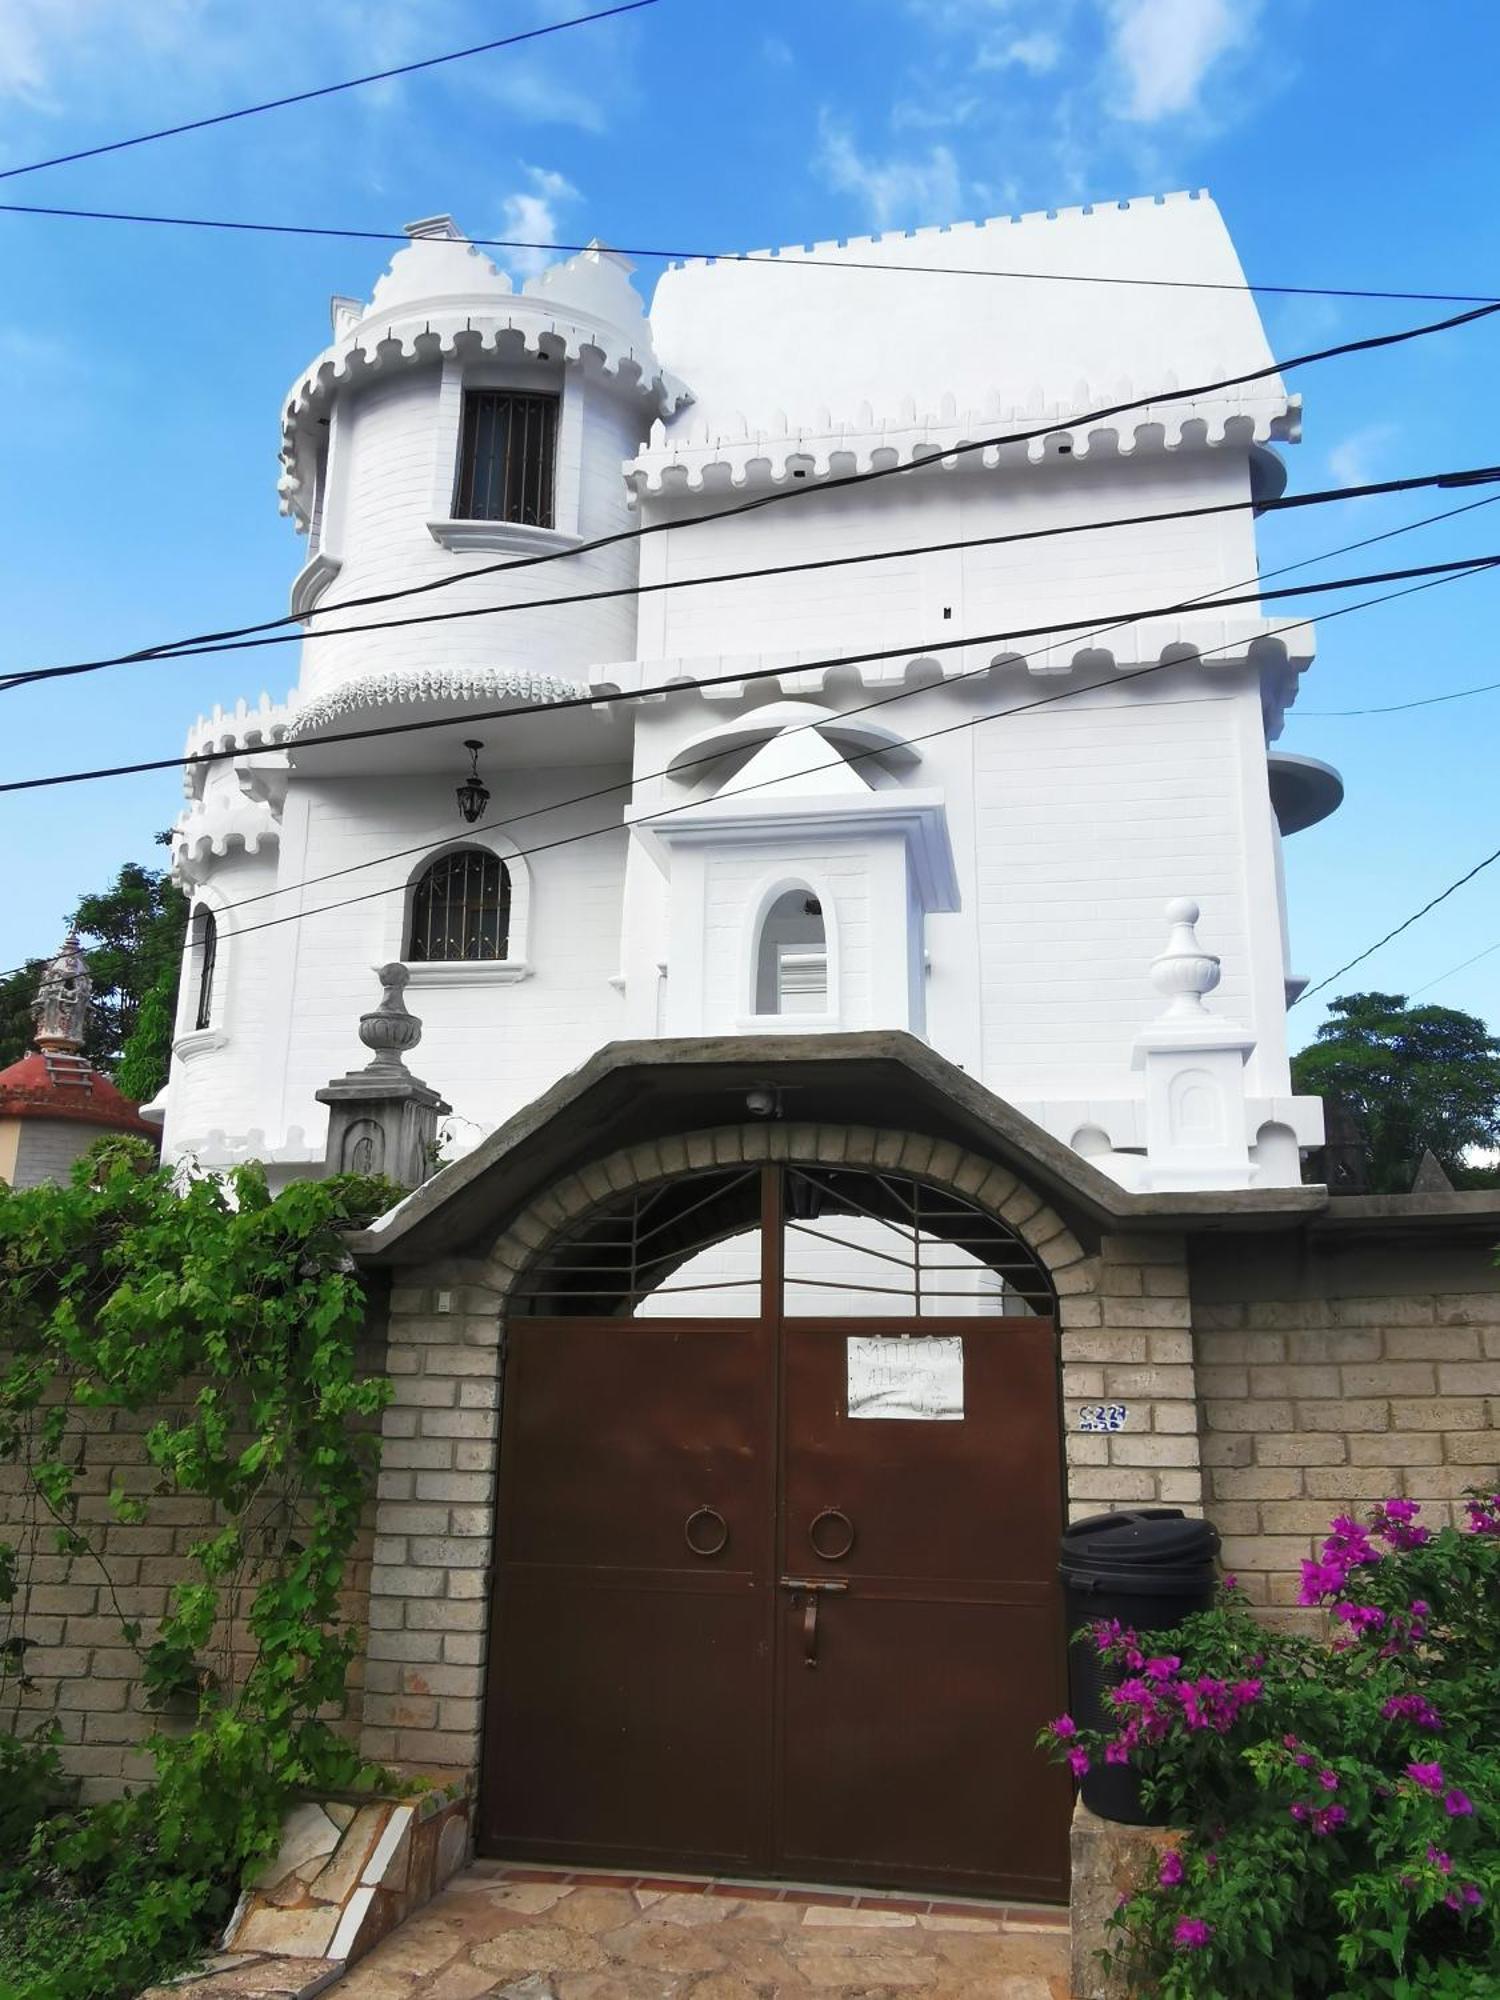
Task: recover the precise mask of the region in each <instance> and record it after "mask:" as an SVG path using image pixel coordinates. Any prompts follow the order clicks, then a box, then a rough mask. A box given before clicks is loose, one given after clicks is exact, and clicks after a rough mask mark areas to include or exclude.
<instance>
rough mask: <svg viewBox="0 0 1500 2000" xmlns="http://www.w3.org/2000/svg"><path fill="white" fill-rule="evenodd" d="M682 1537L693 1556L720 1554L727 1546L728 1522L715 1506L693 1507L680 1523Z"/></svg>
mask: <svg viewBox="0 0 1500 2000" xmlns="http://www.w3.org/2000/svg"><path fill="white" fill-rule="evenodd" d="M700 1523H701V1524H702V1525H701V1526H700V1525H699V1524H700ZM682 1539H683V1540H684V1541H685V1542H686V1543H687V1545H688V1547H689V1548H690V1549H691V1550H692V1552H693V1554H694V1555H695V1556H716V1555H721V1554H722V1553H723V1551H724V1550H725V1549H726V1548H727V1547H728V1546H729V1523H728V1522H727V1521H726V1520H725V1519H724V1516H723V1515H722V1514H721V1513H720V1512H719V1510H718V1508H717V1507H695V1508H694V1509H693V1511H692V1513H691V1514H689V1515H688V1517H687V1519H686V1520H685V1521H684V1522H683V1524H682Z"/></svg>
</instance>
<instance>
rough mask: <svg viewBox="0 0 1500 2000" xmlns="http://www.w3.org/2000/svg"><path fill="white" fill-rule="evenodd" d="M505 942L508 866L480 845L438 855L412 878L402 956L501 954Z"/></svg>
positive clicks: (427, 958) (417, 958)
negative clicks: (413, 888) (409, 909)
mask: <svg viewBox="0 0 1500 2000" xmlns="http://www.w3.org/2000/svg"><path fill="white" fill-rule="evenodd" d="M509 944H510V870H509V869H508V868H507V867H506V865H505V863H504V862H503V861H502V860H501V859H500V857H499V855H498V854H491V853H490V852H489V851H488V849H486V848H483V847H459V848H454V849H453V850H452V851H451V852H450V853H448V854H440V855H439V856H438V858H437V860H436V861H434V862H433V863H432V864H431V866H430V867H429V868H427V869H426V870H425V871H424V872H423V874H422V875H421V876H419V878H418V880H417V886H416V889H415V890H414V891H413V894H412V899H411V926H410V930H409V932H408V935H407V941H406V956H407V958H408V959H410V960H411V961H413V962H414V963H421V962H423V961H431V960H433V959H494V958H504V957H505V955H506V951H507V949H508V947H509Z"/></svg>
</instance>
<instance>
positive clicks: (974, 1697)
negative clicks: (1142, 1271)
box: [479, 1167, 1069, 1898]
mask: <svg viewBox="0 0 1500 2000" xmlns="http://www.w3.org/2000/svg"><path fill="white" fill-rule="evenodd" d="M798 1172H799V1170H791V1169H782V1168H778V1167H767V1168H764V1169H761V1168H754V1169H750V1170H748V1173H741V1174H739V1175H737V1176H730V1175H725V1174H720V1175H718V1176H717V1177H716V1181H715V1180H714V1179H713V1177H710V1178H709V1180H708V1181H707V1182H706V1184H705V1189H704V1192H703V1195H702V1199H701V1200H699V1201H698V1202H697V1204H696V1207H693V1206H692V1204H691V1198H690V1197H689V1196H687V1195H683V1196H680V1197H679V1198H678V1201H677V1204H676V1206H675V1207H674V1208H673V1209H672V1210H671V1211H670V1212H669V1213H668V1215H667V1219H666V1220H665V1221H663V1220H661V1219H660V1215H658V1216H657V1218H656V1219H655V1220H654V1221H653V1223H652V1229H653V1230H654V1231H655V1235H654V1236H653V1234H652V1230H646V1231H644V1232H643V1231H642V1230H641V1228H640V1227H639V1212H638V1211H635V1212H633V1222H632V1227H633V1230H634V1234H633V1235H632V1236H631V1238H630V1242H629V1246H628V1249H629V1260H628V1262H629V1276H628V1279H627V1280H626V1281H625V1282H623V1283H621V1284H620V1285H619V1286H618V1287H612V1285H611V1284H610V1283H609V1282H608V1281H607V1272H606V1271H605V1270H604V1268H603V1267H604V1266H605V1265H611V1260H613V1262H612V1265H611V1267H613V1266H616V1265H617V1266H619V1267H620V1268H621V1269H623V1268H624V1265H623V1264H622V1263H621V1245H622V1244H623V1243H624V1235H623V1232H619V1231H617V1232H616V1233H615V1234H614V1235H613V1236H611V1235H610V1233H609V1231H608V1230H606V1231H605V1232H604V1235H603V1236H602V1237H601V1235H600V1233H599V1232H598V1231H597V1230H596V1232H595V1235H594V1237H593V1238H592V1239H591V1242H590V1244H582V1245H581V1244H578V1243H575V1244H573V1245H572V1246H571V1247H570V1248H569V1250H568V1251H567V1252H566V1256H565V1258H564V1259H563V1260H561V1261H559V1260H557V1259H554V1266H553V1269H554V1271H556V1272H561V1273H563V1274H564V1278H566V1284H567V1287H569V1289H567V1290H566V1295H565V1297H564V1294H563V1292H561V1291H557V1290H554V1292H552V1293H549V1292H547V1290H546V1288H545V1286H543V1287H542V1288H540V1290H539V1291H538V1292H536V1293H534V1294H533V1296H532V1298H531V1300H530V1301H528V1300H527V1299H526V1296H525V1294H524V1292H523V1294H522V1302H523V1303H528V1302H530V1303H543V1304H549V1305H553V1306H555V1305H556V1304H557V1303H558V1301H559V1298H563V1300H564V1310H563V1311H561V1312H558V1311H549V1312H547V1313H545V1314H534V1313H533V1314H524V1315H521V1316H518V1317H516V1318H513V1319H512V1320H511V1322H510V1327H509V1352H508V1359H507V1364H506V1379H505V1388H504V1416H503V1422H502V1436H501V1477H500V1493H499V1520H498V1536H497V1559H496V1577H495V1594H494V1607H493V1618H492V1625H491V1649H490V1670H489V1689H488V1704H487V1715H486V1738H485V1758H484V1773H483V1784H482V1788H481V1794H480V1804H479V1838H480V1845H481V1848H482V1850H483V1851H485V1852H488V1853H492V1854H501V1855H508V1856H512V1857H517V1858H531V1859H545V1860H550V1861H572V1862H575V1863H583V1862H589V1863H595V1864H598V1865H601V1866H607V1867H621V1868H631V1867H634V1868H641V1869H652V1870H656V1869H688V1870H692V1871H694V1872H700V1873H719V1874H735V1875H744V1874H759V1875H772V1874H781V1875H787V1876H791V1877H794V1878H800V1879H803V1880H818V1881H858V1882H865V1883H870V1884H875V1883H890V1884H894V1885H909V1886H913V1887H921V1888H934V1889H935V1888H950V1889H959V1890H968V1891H971V1892H975V1893H1005V1894H1011V1895H1026V1896H1033V1897H1038V1898H1046V1897H1060V1896H1062V1895H1064V1894H1065V1892H1066V1830H1067V1814H1068V1807H1069V1792H1068V1787H1067V1785H1066V1782H1065V1781H1064V1780H1063V1779H1061V1778H1060V1777H1059V1775H1058V1774H1057V1772H1056V1771H1054V1770H1052V1769H1050V1768H1049V1767H1048V1766H1047V1765H1046V1764H1045V1762H1044V1760H1043V1759H1042V1758H1041V1757H1040V1756H1039V1755H1038V1753H1037V1752H1036V1750H1035V1749H1034V1747H1033V1741H1034V1737H1035V1734H1036V1731H1037V1729H1038V1728H1039V1726H1040V1725H1041V1723H1042V1722H1043V1721H1044V1720H1045V1719H1046V1718H1047V1717H1048V1716H1049V1715H1051V1714H1054V1713H1056V1711H1057V1710H1058V1708H1059V1707H1061V1706H1062V1705H1063V1698H1064V1696H1063V1690H1064V1684H1065V1682H1064V1659H1063V1639H1062V1621H1061V1612H1060V1606H1059V1600H1058V1591H1057V1584H1056V1578H1055V1563H1056V1548H1057V1535H1058V1532H1059V1529H1060V1526H1061V1519H1062V1485H1061V1470H1060V1439H1059V1426H1058V1392H1057V1366H1056V1342H1055V1336H1054V1329H1053V1322H1052V1319H1051V1317H1050V1314H1043V1313H1040V1312H1037V1311H1035V1310H1034V1309H1033V1310H1032V1311H1030V1312H1025V1313H1017V1314H1015V1315H1010V1314H1004V1315H998V1316H997V1315H986V1316H976V1315H975V1314H974V1313H972V1312H970V1313H968V1314H948V1315H945V1314H943V1313H942V1312H938V1313H936V1314H935V1313H933V1312H932V1310H931V1303H930V1301H929V1302H928V1309H927V1310H926V1311H922V1312H920V1315H919V1316H912V1317H910V1318H907V1317H899V1316H893V1315H891V1314H890V1313H889V1312H885V1313H883V1314H882V1316H881V1317H880V1318H879V1319H878V1320H872V1321H870V1322H868V1323H865V1322H862V1321H860V1320H859V1319H857V1318H851V1317H847V1316H846V1317H837V1318H835V1317H820V1318H812V1317H792V1316H788V1315H786V1314H785V1313H784V1312H783V1310H782V1305H783V1282H782V1280H783V1272H782V1259H783V1246H784V1235H783V1221H784V1216H783V1208H784V1205H785V1203H786V1199H787V1190H788V1186H789V1182H788V1178H787V1177H788V1176H789V1175H795V1174H797V1173H798ZM747 1182H749V1183H751V1185H746V1183H747ZM691 1185H692V1184H691V1183H689V1184H688V1186H689V1187H691ZM792 1193H793V1195H794V1196H796V1195H797V1193H798V1190H797V1189H795V1188H793V1189H792ZM839 1195H840V1198H841V1199H843V1198H844V1195H843V1190H842V1189H840V1190H839ZM752 1197H753V1198H754V1200H755V1202H756V1204H757V1205H758V1219H759V1222H760V1225H761V1258H762V1262H761V1270H760V1274H759V1285H758V1287H757V1290H756V1296H755V1309H754V1311H753V1316H746V1317H738V1318H732V1317H714V1318H691V1319H690V1318H657V1319H651V1318H644V1319H643V1318H632V1317H628V1316H622V1314H621V1310H620V1308H619V1307H617V1309H616V1310H615V1311H614V1312H613V1313H609V1312H599V1311H590V1310H587V1308H589V1307H594V1306H598V1305H600V1304H602V1303H603V1302H604V1300H605V1298H606V1297H609V1296H612V1295H613V1292H614V1291H615V1290H618V1293H619V1295H620V1298H621V1300H622V1303H623V1312H624V1313H625V1314H627V1315H628V1313H629V1312H630V1311H631V1301H632V1300H633V1299H639V1298H640V1297H641V1296H642V1294H643V1287H645V1286H647V1285H648V1284H649V1283H650V1282H651V1281H652V1279H653V1275H654V1273H653V1268H652V1267H653V1264H654V1263H656V1262H660V1263H662V1264H663V1265H664V1267H666V1268H668V1269H673V1268H677V1266H678V1265H680V1263H681V1261H682V1256H683V1254H684V1243H685V1242H689V1241H690V1240H699V1239H701V1237H702V1232H703V1230H704V1228H705V1227H708V1228H722V1227H723V1224H724V1220H725V1218H726V1217H727V1216H729V1215H730V1214H734V1215H737V1216H738V1217H740V1218H741V1219H742V1220H743V1219H744V1217H745V1215H746V1212H747V1205H748V1203H749V1201H750V1199H751V1198H752ZM803 1199H804V1200H805V1196H804V1197H803ZM945 1199H946V1198H945ZM961 1207H962V1205H961V1204H959V1205H950V1207H949V1208H948V1209H947V1210H945V1211H944V1213H945V1214H948V1215H957V1214H958V1213H959V1212H960V1209H961ZM843 1212H846V1213H847V1212H849V1211H848V1209H847V1206H846V1208H845V1210H844V1211H843ZM682 1216H689V1217H692V1216H696V1225H695V1226H696V1229H697V1233H698V1234H697V1237H696V1238H695V1237H694V1235H693V1230H692V1229H690V1228H688V1227H687V1226H686V1224H685V1223H684V1222H682V1221H681V1220H680V1218H681V1217H682ZM751 1219H752V1220H754V1219H756V1218H755V1217H751ZM945 1226H947V1225H945ZM955 1226H956V1225H955ZM997 1227H998V1225H995V1224H993V1223H992V1222H991V1221H990V1220H989V1219H988V1218H985V1219H984V1228H985V1229H986V1230H989V1231H994V1230H996V1229H997ZM951 1233H952V1232H951V1229H950V1234H951ZM914 1234H915V1232H914ZM606 1237H607V1238H608V1241H609V1248H608V1250H607V1252H601V1251H600V1249H599V1245H600V1243H601V1241H603V1240H604V1239H605V1238H606ZM668 1239H670V1244H669V1247H667V1248H664V1249H662V1250H661V1251H660V1254H659V1255H657V1254H656V1253H655V1252H652V1251H651V1246H652V1245H653V1243H657V1244H667V1243H668ZM643 1244H644V1245H645V1246H646V1249H647V1251H648V1253H650V1254H647V1255H645V1256H644V1258H643V1257H642V1254H641V1251H642V1245H643ZM1006 1254H1007V1255H1010V1256H1012V1257H1013V1258H1015V1257H1016V1255H1017V1253H1016V1252H1015V1250H1014V1248H1013V1247H1012V1249H1011V1250H1010V1251H1008V1252H1007V1253H1006ZM568 1259H571V1261H567V1260H568ZM674 1260H675V1261H674ZM986 1261H987V1262H993V1261H995V1258H994V1256H992V1254H991V1252H989V1251H986ZM643 1266H644V1268H643ZM1031 1268H1032V1269H1033V1271H1034V1268H1035V1267H1034V1266H1033V1267H1031ZM1019 1269H1020V1266H1019V1264H1018V1263H1015V1262H1013V1263H1012V1266H1011V1270H1012V1275H1013V1276H1015V1275H1016V1274H1017V1273H1018V1271H1019ZM580 1272H582V1273H583V1275H582V1277H580V1276H579V1273H580ZM549 1282H550V1283H551V1284H552V1285H553V1286H554V1287H558V1286H561V1285H562V1284H563V1278H558V1277H556V1276H554V1277H553V1278H551V1279H550V1280H549ZM1029 1287H1030V1289H1029V1298H1030V1301H1031V1303H1032V1305H1033V1308H1034V1307H1035V1306H1036V1305H1038V1304H1043V1303H1046V1302H1047V1301H1045V1300H1044V1299H1043V1297H1042V1296H1041V1291H1040V1286H1039V1281H1038V1280H1036V1279H1035V1278H1034V1277H1033V1278H1032V1279H1031V1280H1030V1281H1029ZM790 1290H791V1288H790V1287H788V1291H789V1292H790ZM921 1304H922V1300H921V1299H920V1298H919V1299H918V1305H919V1307H920V1306H921ZM579 1306H582V1307H583V1308H585V1310H581V1311H580V1310H578V1309H577V1308H578V1307H579ZM872 1335H873V1336H875V1339H874V1342H873V1344H874V1346H875V1350H876V1352H877V1354H883V1353H885V1352H887V1350H886V1349H884V1348H882V1347H881V1346H880V1343H881V1342H887V1343H891V1344H892V1345H891V1346H890V1348H889V1350H888V1351H889V1352H891V1353H894V1354H896V1355H897V1357H898V1358H900V1357H903V1356H904V1357H906V1358H908V1359H910V1360H912V1361H914V1363H915V1364H916V1365H917V1367H918V1368H919V1370H920V1369H921V1367H922V1365H923V1364H924V1363H926V1362H929V1361H933V1360H936V1359H939V1358H940V1359H941V1360H942V1362H943V1365H944V1367H945V1369H947V1370H948V1372H949V1373H950V1374H952V1375H953V1378H954V1379H955V1380H956V1381H958V1382H959V1383H960V1384H961V1414H960V1415H958V1416H956V1417H955V1416H954V1415H953V1413H952V1411H948V1412H946V1413H945V1414H946V1415H947V1416H948V1418H949V1420H946V1421H910V1420H903V1419H901V1418H894V1419H893V1418H889V1417H887V1418H884V1419H883V1418H882V1417H881V1416H880V1415H879V1414H876V1415H875V1417H874V1419H873V1420H870V1419H869V1418H868V1417H867V1416H866V1415H865V1414H864V1413H863V1411H862V1410H860V1411H856V1413H855V1414H851V1408H852V1407H853V1403H854V1391H853V1390H852V1389H851V1387H850V1384H851V1382H852V1379H853V1378H852V1375H851V1369H852V1368H853V1366H854V1363H853V1360H852V1359H851V1340H852V1341H854V1342H855V1343H858V1342H860V1341H861V1340H864V1341H865V1344H866V1346H869V1345H871V1340H870V1336H872ZM895 1343H900V1346H899V1347H898V1346H896V1345H895ZM932 1343H935V1345H931V1344H932ZM923 1344H928V1345H923ZM928 1372H930V1370H929V1371H928Z"/></svg>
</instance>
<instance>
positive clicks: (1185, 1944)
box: [1172, 1917, 1214, 1951]
mask: <svg viewBox="0 0 1500 2000" xmlns="http://www.w3.org/2000/svg"><path fill="white" fill-rule="evenodd" d="M1213 1934H1214V1927H1213V1925H1212V1924H1208V1923H1205V1922H1204V1921H1203V1919H1202V1917H1179V1918H1178V1919H1177V1928H1176V1930H1175V1931H1173V1933H1172V1942H1173V1944H1175V1945H1176V1947H1177V1949H1178V1950H1179V1951H1200V1950H1201V1949H1202V1948H1203V1946H1204V1945H1206V1944H1207V1943H1208V1941H1209V1939H1210V1938H1211V1937H1212V1936H1213Z"/></svg>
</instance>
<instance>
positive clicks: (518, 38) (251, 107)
mask: <svg viewBox="0 0 1500 2000" xmlns="http://www.w3.org/2000/svg"><path fill="white" fill-rule="evenodd" d="M657 4H658V0H618V4H617V5H615V6H612V7H601V8H600V9H599V10H598V11H597V12H596V13H592V14H575V15H574V16H573V17H572V18H571V19H570V20H566V21H549V22H547V23H545V24H544V25H543V26H542V27H540V28H526V29H524V30H522V31H521V32H520V33H518V34H514V35H500V36H498V37H497V38H496V39H495V40H494V41H491V42H475V43H473V45H472V46H471V47H469V48H466V49H450V50H449V51H448V52H447V54H446V55H440V56H424V57H423V58H422V59H421V60H420V61H418V62H409V63H397V64H396V65H395V66H394V67H393V68H391V69H377V70H371V71H370V72H369V74H368V75H366V76H351V77H346V78H345V79H344V81H343V82H342V83H325V84H321V85H319V87H318V88H317V89H315V90H299V91H295V92H294V93H293V94H292V95H291V96H290V97H271V98H267V100H266V101H265V103H264V104H245V105H241V107H240V108H239V110H238V111H218V112H215V113H214V115H213V116H212V117H210V118H191V119H189V120H188V121H187V122H186V123H185V124H183V125H163V126H161V127H159V128H158V129H157V130H156V131H154V132H138V133H137V134H136V135H135V137H134V138H131V139H111V140H110V141H109V142H108V143H107V144H106V145H103V146H81V147H79V148H78V150H77V151H76V152H72V153H57V154H54V156H53V157H52V158H51V159H50V160H32V161H30V162H29V163H28V164H27V165H26V166H24V167H4V168H0V181H12V180H15V179H16V177H17V176H18V175H20V174H38V173H40V172H41V171H42V169H43V168H44V167H65V166H69V165H71V164H72V163H73V162H74V161H75V160H97V159H99V158H100V157H101V156H102V155H103V154H105V153H124V152H128V151H129V149H130V148H131V147H132V146H148V145H150V144H151V143H152V142H153V141H155V140H157V139H175V138H177V137H179V136H180V134H182V133H184V132H202V131H205V130H207V128H208V127H209V126H211V125H232V124H233V123H234V122H235V121H236V120H237V119H240V118H254V117H257V116H258V115H259V114H260V113H261V112H262V111H283V110H285V109H286V107H287V106H288V105H290V104H310V103H311V102H312V101H313V100H314V99H315V98H319V97H337V96H338V95H339V93H340V92H341V91H345V90H358V89H360V88H361V87H362V86H363V85H364V84H367V83H389V82H391V81H393V80H394V79H395V78H396V77H398V76H415V75H416V73H417V72H418V71H419V70H425V69H439V68H441V67H442V65H443V64H444V63H455V62H463V61H464V60H465V59H466V58H467V57H469V56H482V55H488V54H490V53H492V52H493V51H494V50H495V49H512V48H515V47H516V46H517V45H518V44H519V43H521V42H535V41H540V40H541V39H542V38H543V37H544V36H546V35H556V34H560V33H561V32H562V30H563V29H564V28H583V27H587V26H588V25H589V23H590V22H593V21H608V20H611V19H613V17H614V16H615V15H617V14H634V13H636V12H637V11H638V10H639V9H640V8H642V7H654V6H656V5H657Z"/></svg>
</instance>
